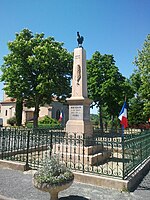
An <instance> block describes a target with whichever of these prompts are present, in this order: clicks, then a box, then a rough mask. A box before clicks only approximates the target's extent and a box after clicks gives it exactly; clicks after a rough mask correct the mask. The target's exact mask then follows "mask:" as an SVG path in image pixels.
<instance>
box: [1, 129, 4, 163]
mask: <svg viewBox="0 0 150 200" xmlns="http://www.w3.org/2000/svg"><path fill="white" fill-rule="evenodd" d="M2 134H3V135H2V157H1V159H2V160H3V158H4V154H3V152H4V149H5V148H4V146H5V137H4V129H3V132H2Z"/></svg>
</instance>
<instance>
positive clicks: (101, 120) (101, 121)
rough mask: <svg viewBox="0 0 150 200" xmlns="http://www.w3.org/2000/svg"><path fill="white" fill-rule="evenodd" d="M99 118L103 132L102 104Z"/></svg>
mask: <svg viewBox="0 0 150 200" xmlns="http://www.w3.org/2000/svg"><path fill="white" fill-rule="evenodd" d="M99 118H100V129H101V132H102V133H103V119H102V108H101V106H100V107H99Z"/></svg>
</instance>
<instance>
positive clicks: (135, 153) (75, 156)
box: [0, 128, 150, 179]
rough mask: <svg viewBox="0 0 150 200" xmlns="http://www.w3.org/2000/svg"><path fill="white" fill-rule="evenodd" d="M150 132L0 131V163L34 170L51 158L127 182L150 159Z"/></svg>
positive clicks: (70, 166) (83, 170) (81, 169)
mask: <svg viewBox="0 0 150 200" xmlns="http://www.w3.org/2000/svg"><path fill="white" fill-rule="evenodd" d="M149 141H150V130H147V131H143V132H140V133H133V132H132V133H131V132H130V133H127V134H124V135H122V134H121V133H120V132H119V131H118V132H116V133H115V132H112V133H111V132H109V133H103V134H101V133H100V132H97V133H94V134H93V136H92V137H85V136H84V135H83V134H80V133H72V134H67V133H65V132H64V131H63V130H49V129H11V128H10V129H9V128H7V129H1V130H0V159H3V160H4V159H6V160H12V161H19V162H23V163H25V164H26V168H32V169H37V168H38V167H39V166H40V164H41V161H42V159H44V158H45V157H47V156H49V157H50V156H51V155H53V154H57V155H59V158H60V160H61V161H62V162H64V163H65V164H66V166H67V167H69V168H70V169H72V170H78V171H82V172H83V173H94V174H99V175H106V176H113V177H118V178H122V179H126V178H127V177H128V175H129V174H130V173H131V172H132V171H133V170H134V169H135V168H136V167H137V166H138V165H139V164H140V163H142V162H143V161H144V160H145V159H147V158H148V157H149V156H150V142H149Z"/></svg>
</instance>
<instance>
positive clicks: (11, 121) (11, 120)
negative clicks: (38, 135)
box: [7, 117, 16, 126]
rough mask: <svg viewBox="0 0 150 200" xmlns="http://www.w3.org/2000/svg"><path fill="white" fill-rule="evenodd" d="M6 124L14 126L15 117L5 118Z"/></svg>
mask: <svg viewBox="0 0 150 200" xmlns="http://www.w3.org/2000/svg"><path fill="white" fill-rule="evenodd" d="M7 124H10V125H11V126H14V125H15V124H16V117H11V118H9V119H8V120H7Z"/></svg>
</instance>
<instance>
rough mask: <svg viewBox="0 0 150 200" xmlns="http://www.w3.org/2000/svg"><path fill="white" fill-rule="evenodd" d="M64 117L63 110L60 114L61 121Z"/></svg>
mask: <svg viewBox="0 0 150 200" xmlns="http://www.w3.org/2000/svg"><path fill="white" fill-rule="evenodd" d="M62 119H63V112H62V111H61V113H60V116H59V121H60V122H61V121H62Z"/></svg>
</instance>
